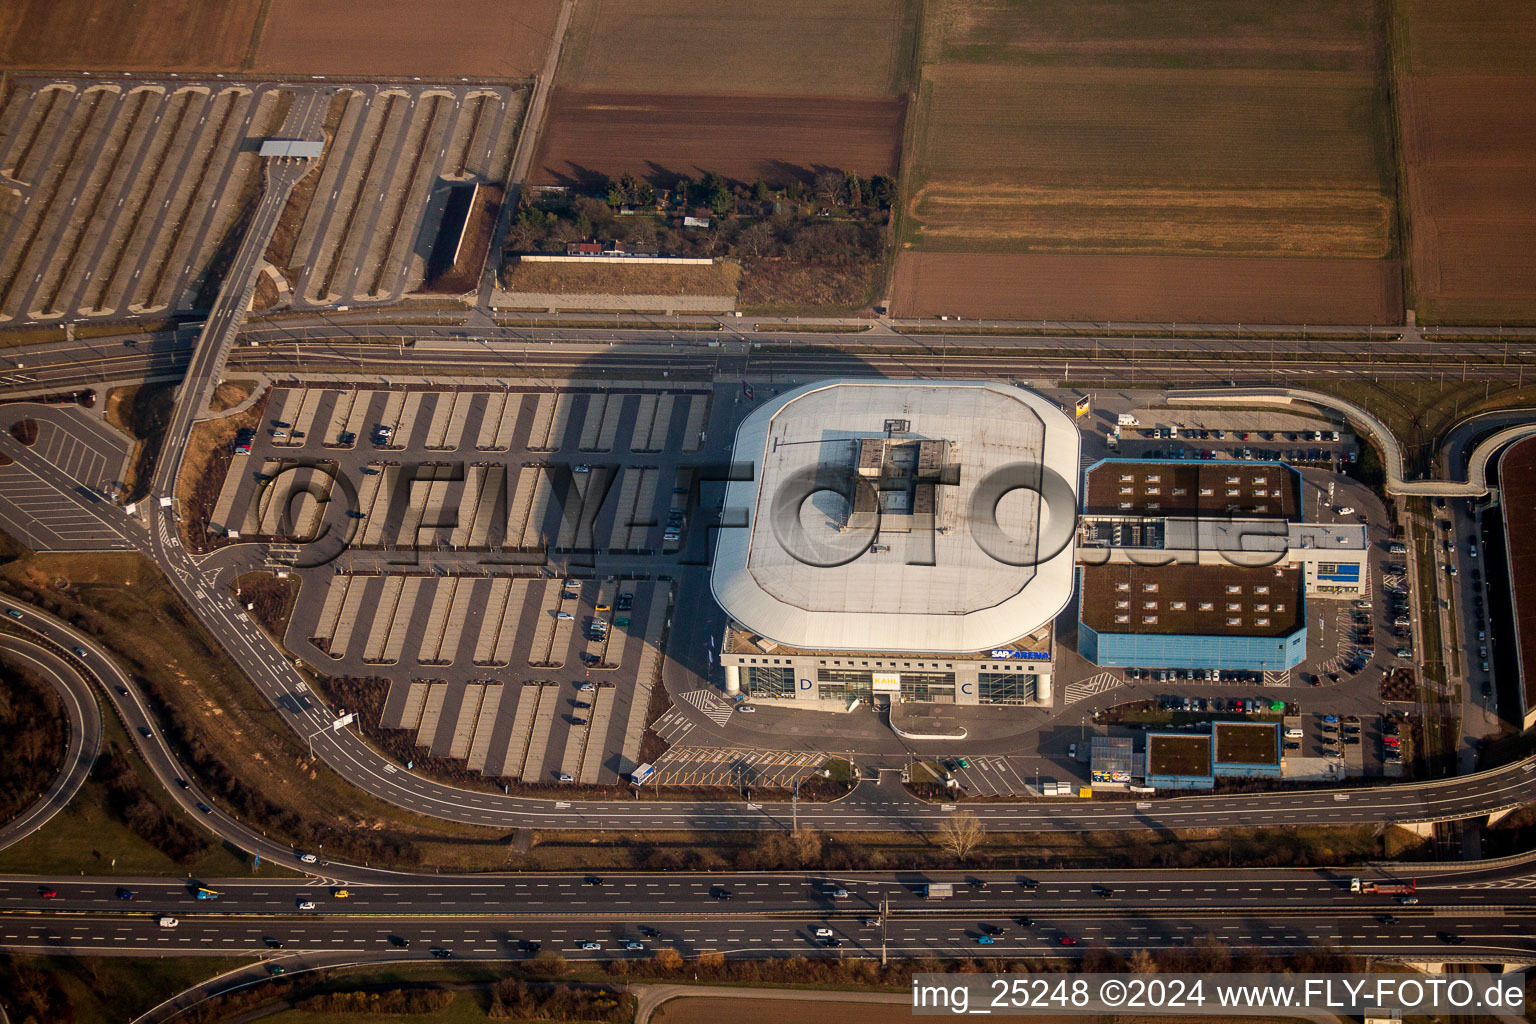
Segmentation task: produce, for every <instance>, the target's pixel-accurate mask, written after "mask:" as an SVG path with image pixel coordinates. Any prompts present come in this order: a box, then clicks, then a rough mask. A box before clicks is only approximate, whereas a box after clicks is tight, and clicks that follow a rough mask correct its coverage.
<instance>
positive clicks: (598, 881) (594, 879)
mask: <svg viewBox="0 0 1536 1024" xmlns="http://www.w3.org/2000/svg"><path fill="white" fill-rule="evenodd" d="M585 881H586V883H587V884H588V885H602V884H603V878H602V876H601V875H588V876H587V877H586V880H585Z"/></svg>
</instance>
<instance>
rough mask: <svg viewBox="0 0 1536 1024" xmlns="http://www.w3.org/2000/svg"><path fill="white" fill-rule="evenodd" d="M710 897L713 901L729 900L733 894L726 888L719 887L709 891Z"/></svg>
mask: <svg viewBox="0 0 1536 1024" xmlns="http://www.w3.org/2000/svg"><path fill="white" fill-rule="evenodd" d="M709 896H710V898H711V899H716V900H728V899H730V898H731V897H732V893H731V890H729V889H727V888H725V887H724V886H719V885H717V886H715V887H714V888H713V889H711V890H709Z"/></svg>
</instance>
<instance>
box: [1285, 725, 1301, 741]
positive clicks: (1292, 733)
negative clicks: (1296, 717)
mask: <svg viewBox="0 0 1536 1024" xmlns="http://www.w3.org/2000/svg"><path fill="white" fill-rule="evenodd" d="M1301 737H1302V732H1301V730H1300V729H1298V728H1296V726H1294V725H1293V726H1291V727H1290V728H1289V729H1287V730H1285V738H1286V739H1288V740H1299V739H1301Z"/></svg>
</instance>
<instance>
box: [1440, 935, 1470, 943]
mask: <svg viewBox="0 0 1536 1024" xmlns="http://www.w3.org/2000/svg"><path fill="white" fill-rule="evenodd" d="M1440 941H1441V942H1443V943H1445V944H1446V945H1447V946H1459V945H1461V944H1462V943H1463V942H1466V941H1467V940H1466V939H1464V938H1462V937H1461V936H1460V935H1457V934H1456V933H1455V932H1441V933H1440Z"/></svg>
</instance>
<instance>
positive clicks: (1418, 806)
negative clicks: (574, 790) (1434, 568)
mask: <svg viewBox="0 0 1536 1024" xmlns="http://www.w3.org/2000/svg"><path fill="white" fill-rule="evenodd" d="M156 534H157V538H156V539H157V542H158V544H157V548H158V553H159V554H160V555H161V557H162V558H165V559H166V561H169V562H170V568H171V571H170V572H169V573H168V574H167V575H168V576H169V577H170V578H171V579H172V581H173V582H174V583H175V585H176V586H177V587H178V589H180V590H183V596H184V597H185V598H186V600H187V602H188V604H189V605H190V606H191V607H192V608H193V609H194V611H195V612H197V614H198V615H199V617H200V618H202V620H203V622H204V624H205V625H207V626H208V627H209V628H210V629H211V630H212V631H213V633H214V635H215V637H216V638H217V639H218V641H219V642H220V643H221V644H223V645H224V646H225V648H226V649H227V650H228V651H229V652H230V653H231V655H232V656H233V657H234V658H235V659H236V660H237V661H239V662H240V663H241V664H242V665H243V666H245V668H246V671H247V674H248V675H249V676H250V678H251V679H252V681H253V682H254V683H255V685H256V686H257V687H258V689H260V690H261V692H262V693H263V694H264V695H265V696H266V697H267V698H268V699H269V700H270V701H272V703H273V704H274V705H275V706H276V707H278V708H279V709H280V710H281V713H282V715H283V716H284V718H285V720H286V721H288V722H289V723H290V724H291V725H292V726H293V728H294V729H295V731H297V732H298V733H299V734H300V735H302V736H306V737H311V742H312V743H313V746H314V750H315V753H316V754H317V755H319V756H320V757H322V758H323V759H324V760H325V761H326V763H327V764H329V765H330V766H331V767H332V769H333V770H335V771H336V772H337V773H338V774H340V775H341V776H342V777H343V778H345V779H347V780H348V781H349V782H351V783H352V784H353V785H356V786H359V787H361V788H363V789H365V790H367V791H368V792H371V793H373V794H374V795H376V796H379V797H381V798H383V799H385V800H389V801H390V802H392V803H395V804H396V805H398V806H401V807H404V808H406V809H408V810H413V811H416V812H418V813H421V814H424V815H427V816H429V817H438V818H444V819H447V820H451V821H459V822H464V823H467V824H477V825H487V826H494V827H502V828H509V827H518V826H526V827H536V828H575V829H619V830H627V829H635V828H646V829H653V830H654V829H663V830H696V829H701V828H706V829H716V830H733V831H740V830H762V829H777V828H787V827H789V825H790V823H791V819H792V817H793V815H792V812H791V808H790V806H789V805H788V804H784V803H764V804H761V805H757V804H745V803H737V802H722V801H716V802H681V801H679V802H671V801H633V800H629V801H626V800H614V801H600V800H569V801H560V800H553V799H544V798H533V797H514V796H504V795H502V794H499V793H494V792H482V791H473V790H465V789H459V788H456V787H454V786H450V785H447V784H445V783H441V782H437V781H435V780H432V779H428V778H423V777H421V776H419V775H416V774H414V773H412V772H408V771H405V770H404V769H403V768H401V767H400V766H398V765H396V764H393V763H391V762H390V761H389V760H388V759H387V758H385V757H384V756H383V755H382V754H380V753H379V752H378V751H377V750H375V749H374V748H373V747H372V746H370V745H369V744H368V743H367V742H366V741H365V740H363V739H362V738H361V737H360V736H359V735H357V734H356V733H355V732H353V731H351V730H347V729H343V730H340V731H334V730H332V729H330V728H329V727H328V726H329V723H330V720H331V714H330V711H329V709H328V708H326V707H325V706H324V705H322V704H321V703H319V702H318V701H315V700H313V699H310V697H311V694H310V692H309V689H308V684H306V683H305V682H304V681H303V680H302V679H301V678H300V677H299V676H298V674H297V673H296V672H295V671H294V670H293V668H292V666H291V665H290V664H289V663H288V662H287V661H286V660H285V658H284V656H283V654H282V652H281V651H279V650H278V649H277V648H276V647H275V646H274V645H273V644H272V642H271V641H270V640H269V639H268V638H267V637H266V635H265V634H264V633H262V632H261V631H260V630H258V629H255V628H254V627H253V626H251V625H250V623H249V620H248V619H247V618H246V617H245V614H244V612H243V611H242V610H241V609H240V608H239V607H238V606H236V605H235V603H234V601H233V599H232V598H231V596H230V595H229V594H228V592H227V591H226V590H225V589H224V588H215V589H214V590H213V591H211V592H210V591H209V590H207V589H204V588H203V586H202V583H201V581H200V580H198V579H197V578H196V577H195V576H194V575H193V573H194V571H195V567H194V566H193V565H192V564H191V560H190V558H189V557H188V556H187V555H186V554H185V553H184V552H182V551H181V549H180V547H179V544H173V532H172V526H171V523H170V520H169V518H168V517H163V518H158V519H157V520H156ZM168 553H169V554H168ZM172 559H174V560H172ZM162 564H165V562H162ZM0 606H8V607H19V608H21V609H22V610H23V614H24V619H23V620H22V621H23V624H25V625H26V626H28V627H30V628H32V629H35V630H37V631H39V632H40V633H42V634H43V635H44V636H47V637H49V638H50V639H53V640H54V641H55V642H57V643H60V644H61V645H65V646H69V645H71V644H74V643H79V642H81V641H82V640H84V639H85V638H83V637H81V636H80V635H79V634H78V633H76V632H75V631H73V630H71V629H70V628H69V627H68V626H66V625H64V624H63V623H60V622H58V621H56V620H54V619H52V618H51V617H48V616H44V615H42V614H40V613H38V612H36V611H35V610H33V609H30V608H28V607H26V606H17V605H14V603H12V602H8V601H4V600H0ZM88 649H90V648H88ZM97 657H100V658H103V659H105V657H106V655H105V652H99V651H98V653H97ZM115 671H116V672H117V674H118V675H119V677H123V678H125V677H124V676H123V675H122V673H121V670H120V669H116V670H115ZM124 688H125V689H129V691H130V694H132V696H131V698H130V699H131V700H132V701H133V705H132V706H133V707H134V708H135V709H137V711H136V714H137V716H140V717H139V718H138V719H137V720H136V721H135V722H134V723H133V724H134V725H135V726H137V724H138V721H143V722H144V726H143V728H146V729H150V730H155V729H156V725H155V723H154V722H152V721H149V720H148V716H147V715H144V713H143V711H142V705H141V704H140V702H139V698H138V696H137V693H136V691H134V690H132V689H131V687H130V686H125V687H124ZM297 698H304V699H303V700H300V699H297ZM152 735H153V739H152V742H150V743H148V744H141V747H142V746H149V747H150V748H151V750H150V751H149V756H150V759H151V767H152V768H154V769H155V771H156V773H157V774H158V775H160V776H161V777H162V779H165V780H167V781H168V782H169V783H170V784H171V786H172V787H173V788H174V787H175V786H176V784H175V782H174V779H175V778H178V777H182V776H181V770H180V768H179V766H176V765H175V763H174V761H173V760H172V759H171V758H170V755H169V752H168V748H166V745H165V742H164V740H163V738H162V737H161V736H160V735H159V733H158V731H154V732H153V734H152ZM882 774H883V776H884V777H885V778H886V781H885V782H884V783H882V784H878V785H877V784H871V783H866V784H864V785H861V786H860V787H859V788H858V789H856V790H855V791H854V793H853V795H851V796H850V797H847V798H845V799H843V800H841V801H838V802H836V803H822V804H813V803H805V802H802V803H801V804H800V806H799V811H798V815H799V821H800V822H801V823H802V824H805V825H810V826H813V827H816V828H821V829H824V830H826V831H890V830H906V829H920V830H924V831H933V830H937V829H938V828H939V827H940V826H941V825H942V823H943V821H944V820H945V817H946V815H947V814H948V813H951V809H949V808H946V807H945V806H944V805H939V804H931V803H924V802H921V801H918V800H916V799H915V798H913V797H911V796H910V795H908V794H907V793H906V791H905V790H904V789H903V788H902V787H901V786H900V785H898V784H896V783H895V775H894V773H882ZM1532 799H1536V758H1530V759H1526V760H1524V761H1521V762H1517V763H1515V764H1512V765H1507V766H1505V767H1502V768H1497V769H1493V770H1491V771H1487V772H1482V773H1479V774H1476V775H1468V776H1462V777H1459V778H1451V779H1443V780H1437V781H1434V782H1423V783H1410V784H1402V785H1392V786H1377V787H1369V788H1360V789H1326V790H1297V791H1290V792H1268V793H1245V794H1235V795H1234V794H1223V795H1207V796H1189V797H1174V798H1162V799H1156V800H1145V801H1131V800H1103V801H1088V800H1065V801H1036V802H1032V803H1021V804H976V805H974V806H971V807H968V808H967V809H968V810H970V811H972V812H973V813H975V814H976V816H977V817H978V818H980V819H981V821H982V822H983V823H984V825H985V827H986V828H987V829H988V830H990V831H994V832H997V831H1055V830H1062V831H1090V830H1137V829H1144V828H1202V827H1222V826H1238V825H1241V826H1250V827H1251V826H1259V825H1280V824H1320V823H1321V824H1351V823H1361V822H1367V823H1376V822H1382V821H1394V822H1411V821H1428V820H1441V819H1451V818H1462V817H1470V816H1473V815H1476V814H1479V813H1487V812H1489V811H1491V810H1496V809H1500V808H1505V807H1511V806H1516V805H1518V804H1522V803H1528V802H1530V801H1531V800H1532ZM267 845H268V846H271V845H272V844H270V843H268V844H267ZM246 848H247V849H251V848H252V847H249V846H247V847H246ZM263 855H264V856H267V855H268V854H267V853H265V852H264V853H263ZM279 855H280V856H281V853H280V852H279ZM288 859H289V861H290V862H291V855H289V858H288Z"/></svg>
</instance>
